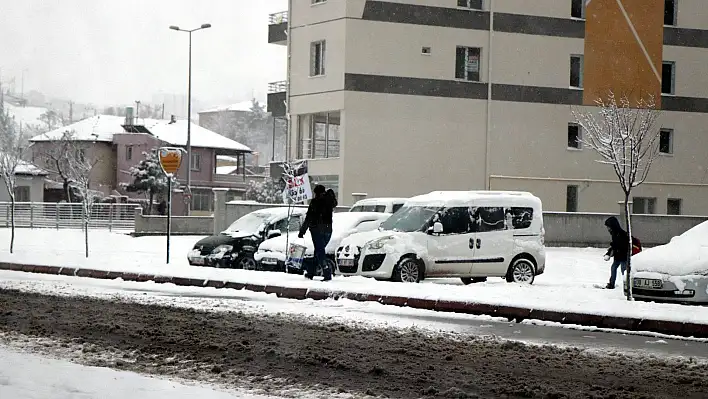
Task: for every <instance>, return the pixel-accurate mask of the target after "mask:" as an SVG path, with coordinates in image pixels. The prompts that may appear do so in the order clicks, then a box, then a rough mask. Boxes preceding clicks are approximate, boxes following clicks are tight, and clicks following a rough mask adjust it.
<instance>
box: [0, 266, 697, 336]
mask: <svg viewBox="0 0 708 399" xmlns="http://www.w3.org/2000/svg"><path fill="white" fill-rule="evenodd" d="M0 270H10V271H21V272H27V273H40V274H52V275H62V276H76V277H89V278H96V279H108V280H114V279H118V278H120V279H123V280H124V281H134V282H147V281H153V282H155V283H158V284H166V283H171V284H175V285H178V286H184V287H210V288H218V289H220V288H231V289H236V290H243V289H245V290H248V291H253V292H264V293H267V294H275V295H277V296H278V297H279V298H288V299H298V300H302V299H314V300H321V299H329V298H332V299H339V298H345V299H350V300H354V301H359V302H379V303H381V304H384V305H394V306H405V307H410V308H414V309H425V310H433V311H438V312H453V313H464V314H472V315H487V316H493V317H504V318H507V319H509V320H515V321H516V322H521V321H522V320H525V319H533V320H542V321H550V322H556V323H562V324H575V325H582V326H591V327H598V328H610V329H621V330H628V331H648V332H654V333H661V334H668V335H677V336H684V337H695V338H708V324H698V323H685V322H678V321H665V320H651V319H640V318H634V317H616V316H603V315H597V314H588V313H579V312H567V313H566V312H556V311H549V310H542V309H529V308H523V307H516V306H499V305H494V304H485V303H474V302H466V301H451V300H437V299H424V298H408V297H401V296H392V295H372V294H365V293H358V292H344V291H339V290H331V289H327V288H316V289H308V288H293V287H285V286H279V285H262V284H250V283H240V282H236V281H225V280H221V279H218V280H216V279H207V280H204V279H196V278H187V277H173V276H164V275H156V274H149V273H146V274H143V273H125V272H118V271H105V270H95V269H83V268H73V267H61V266H42V265H29V264H19V263H4V262H2V263H0Z"/></svg>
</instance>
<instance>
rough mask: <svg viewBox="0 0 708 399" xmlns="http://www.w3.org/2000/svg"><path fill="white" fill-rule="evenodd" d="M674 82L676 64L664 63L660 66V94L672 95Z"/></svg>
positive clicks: (671, 62)
mask: <svg viewBox="0 0 708 399" xmlns="http://www.w3.org/2000/svg"><path fill="white" fill-rule="evenodd" d="M675 80H676V63H675V62H673V61H664V62H663V63H662V64H661V93H662V94H674V90H675V83H674V82H675Z"/></svg>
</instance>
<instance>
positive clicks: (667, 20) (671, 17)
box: [664, 0, 678, 26]
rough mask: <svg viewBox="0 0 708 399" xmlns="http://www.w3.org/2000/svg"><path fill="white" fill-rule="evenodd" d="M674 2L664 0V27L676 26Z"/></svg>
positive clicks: (674, 0) (673, 0)
mask: <svg viewBox="0 0 708 399" xmlns="http://www.w3.org/2000/svg"><path fill="white" fill-rule="evenodd" d="M676 3H677V1H676V0H664V25H670V26H676V16H677V15H678V13H677V11H678V10H677V8H676V6H677V4H676Z"/></svg>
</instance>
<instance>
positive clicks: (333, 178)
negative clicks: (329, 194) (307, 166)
mask: <svg viewBox="0 0 708 399" xmlns="http://www.w3.org/2000/svg"><path fill="white" fill-rule="evenodd" d="M310 179H311V180H312V188H314V187H315V186H316V185H317V184H321V185H323V186H325V187H326V188H328V189H329V188H331V189H332V191H334V192H335V194H336V193H339V176H338V175H320V176H313V175H311V176H310Z"/></svg>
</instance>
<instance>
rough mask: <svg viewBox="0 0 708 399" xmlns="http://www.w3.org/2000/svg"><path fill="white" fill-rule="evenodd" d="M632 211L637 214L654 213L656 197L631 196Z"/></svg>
mask: <svg viewBox="0 0 708 399" xmlns="http://www.w3.org/2000/svg"><path fill="white" fill-rule="evenodd" d="M632 213H634V214H637V215H653V214H655V213H656V198H645V197H634V198H632Z"/></svg>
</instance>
